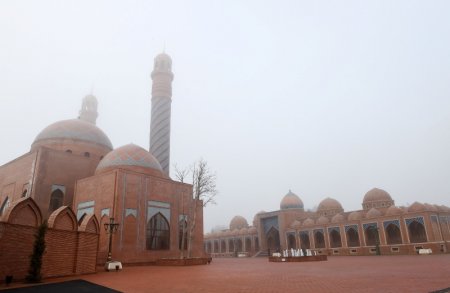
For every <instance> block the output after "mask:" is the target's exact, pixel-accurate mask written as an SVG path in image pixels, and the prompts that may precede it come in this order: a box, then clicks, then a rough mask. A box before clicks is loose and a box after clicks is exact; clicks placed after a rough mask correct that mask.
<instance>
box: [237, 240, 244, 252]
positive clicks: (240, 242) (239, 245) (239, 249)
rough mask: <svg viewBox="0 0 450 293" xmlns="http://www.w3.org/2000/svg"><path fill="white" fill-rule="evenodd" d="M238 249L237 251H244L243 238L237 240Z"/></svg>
mask: <svg viewBox="0 0 450 293" xmlns="http://www.w3.org/2000/svg"><path fill="white" fill-rule="evenodd" d="M236 251H237V252H242V251H243V249H242V240H241V238H238V239H237V240H236Z"/></svg>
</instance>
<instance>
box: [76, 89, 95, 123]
mask: <svg viewBox="0 0 450 293" xmlns="http://www.w3.org/2000/svg"><path fill="white" fill-rule="evenodd" d="M92 92H93V89H92V88H91V94H90V95H87V96H86V97H84V98H83V102H82V104H81V110H80V116H79V117H78V118H79V119H80V120H83V121H86V122H89V123H92V124H94V125H95V124H96V121H97V117H98V113H97V104H98V102H97V99H96V98H95V97H94V96H93V95H92Z"/></svg>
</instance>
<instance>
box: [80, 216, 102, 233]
mask: <svg viewBox="0 0 450 293" xmlns="http://www.w3.org/2000/svg"><path fill="white" fill-rule="evenodd" d="M78 231H81V232H89V233H95V234H99V233H100V224H99V222H98V220H97V217H96V216H95V215H94V214H90V215H86V214H84V215H83V218H82V219H81V223H80V226H79V227H78Z"/></svg>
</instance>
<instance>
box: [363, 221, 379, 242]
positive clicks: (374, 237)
mask: <svg viewBox="0 0 450 293" xmlns="http://www.w3.org/2000/svg"><path fill="white" fill-rule="evenodd" d="M364 234H366V246H376V245H377V244H379V243H380V238H379V237H380V236H379V235H378V227H376V226H373V225H369V226H367V227H366V229H365V230H364Z"/></svg>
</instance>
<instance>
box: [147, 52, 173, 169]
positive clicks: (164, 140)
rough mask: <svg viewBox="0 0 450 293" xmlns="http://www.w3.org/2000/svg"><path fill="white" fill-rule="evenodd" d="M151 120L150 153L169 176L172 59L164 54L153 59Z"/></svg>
mask: <svg viewBox="0 0 450 293" xmlns="http://www.w3.org/2000/svg"><path fill="white" fill-rule="evenodd" d="M152 80H153V86H152V118H151V122H150V153H152V154H153V155H154V156H155V158H156V159H157V160H158V161H159V163H160V164H161V167H162V168H163V170H164V172H165V173H166V174H167V175H169V169H170V111H171V103H172V80H173V73H172V59H171V58H170V56H169V55H167V54H166V53H161V54H159V55H158V56H156V57H155V64H154V67H153V72H152Z"/></svg>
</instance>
